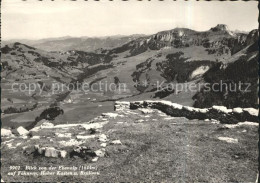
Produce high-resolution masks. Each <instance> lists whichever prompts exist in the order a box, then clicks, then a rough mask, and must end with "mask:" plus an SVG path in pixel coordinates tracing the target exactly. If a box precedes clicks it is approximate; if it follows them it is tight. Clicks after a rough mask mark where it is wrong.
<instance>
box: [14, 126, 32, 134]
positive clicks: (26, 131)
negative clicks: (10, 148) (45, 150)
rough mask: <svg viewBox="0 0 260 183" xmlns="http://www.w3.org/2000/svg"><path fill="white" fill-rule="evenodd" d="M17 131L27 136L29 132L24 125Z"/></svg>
mask: <svg viewBox="0 0 260 183" xmlns="http://www.w3.org/2000/svg"><path fill="white" fill-rule="evenodd" d="M15 132H16V133H18V134H19V135H21V136H25V135H28V134H29V131H28V130H26V129H25V128H24V127H22V126H20V127H18V128H17V129H16V130H15Z"/></svg>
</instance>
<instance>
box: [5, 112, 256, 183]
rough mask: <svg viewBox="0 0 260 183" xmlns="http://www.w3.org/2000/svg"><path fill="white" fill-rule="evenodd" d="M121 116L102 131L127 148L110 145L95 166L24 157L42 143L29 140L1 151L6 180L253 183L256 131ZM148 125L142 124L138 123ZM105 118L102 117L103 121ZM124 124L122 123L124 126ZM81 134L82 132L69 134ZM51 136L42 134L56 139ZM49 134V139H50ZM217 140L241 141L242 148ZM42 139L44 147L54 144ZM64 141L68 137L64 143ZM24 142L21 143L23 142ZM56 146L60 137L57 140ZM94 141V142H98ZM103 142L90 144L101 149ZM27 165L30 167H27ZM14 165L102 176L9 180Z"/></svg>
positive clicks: (77, 161)
mask: <svg viewBox="0 0 260 183" xmlns="http://www.w3.org/2000/svg"><path fill="white" fill-rule="evenodd" d="M119 113H120V114H121V115H123V116H121V117H117V118H115V119H113V118H109V119H108V120H109V123H108V124H106V125H105V126H104V127H103V129H101V133H104V134H106V135H107V136H108V137H109V139H110V140H116V139H119V140H120V141H121V142H122V145H108V146H107V147H106V152H107V155H106V157H104V158H99V159H98V161H97V162H95V163H94V162H92V163H90V162H89V161H84V160H82V159H80V158H68V159H65V160H64V159H59V158H57V159H55V158H44V157H32V156H27V155H24V154H22V152H21V151H22V150H21V147H22V146H23V145H28V144H31V145H34V144H39V142H37V141H35V140H26V142H25V144H22V145H20V146H19V147H17V148H16V149H8V148H6V146H3V149H2V175H3V180H5V181H17V180H19V181H73V182H75V181H84V182H91V181H107V180H110V181H160V182H176V181H184V182H253V181H254V180H255V177H256V173H257V166H258V164H257V156H258V154H257V140H258V134H257V127H256V126H239V127H236V128H233V129H229V128H226V127H224V125H223V124H213V123H211V122H205V121H200V120H188V119H186V118H169V116H167V115H165V114H163V113H161V112H158V111H157V110H154V113H152V114H146V115H144V114H142V113H141V112H140V111H139V110H135V111H130V110H124V111H121V112H119ZM140 119H143V120H144V121H142V122H140V121H139V120H140ZM98 120H100V119H98ZM122 122H123V123H122ZM70 132H71V133H74V134H76V135H77V131H75V130H70ZM51 133H53V132H51V131H50V132H48V133H43V135H47V136H51ZM48 134H50V135H48ZM217 137H231V138H236V139H238V143H237V144H232V143H227V142H225V141H220V140H218V139H217ZM44 139H45V138H42V139H41V140H40V141H42V143H40V144H41V145H44V144H48V143H50V142H48V141H46V140H44ZM63 140H64V139H63ZM21 141H22V140H21ZM54 141H55V144H57V142H56V141H57V139H54ZM93 143H94V144H93ZM99 143H100V142H97V141H96V140H93V141H92V140H91V141H89V140H88V141H87V142H86V143H85V145H87V146H90V147H92V146H94V147H96V148H98V146H99ZM25 162H26V163H25ZM10 165H38V166H51V165H53V166H55V165H56V166H57V165H66V166H71V165H92V166H95V167H97V168H98V171H99V172H100V175H99V176H74V177H73V176H40V177H33V176H31V177H25V176H23V177H15V178H14V177H12V176H9V177H8V176H6V173H7V171H8V167H9V166H10Z"/></svg>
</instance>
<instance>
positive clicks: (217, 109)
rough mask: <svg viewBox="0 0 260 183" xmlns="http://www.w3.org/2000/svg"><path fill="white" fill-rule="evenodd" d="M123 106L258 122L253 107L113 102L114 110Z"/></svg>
mask: <svg viewBox="0 0 260 183" xmlns="http://www.w3.org/2000/svg"><path fill="white" fill-rule="evenodd" d="M125 108H129V109H138V108H153V109H158V110H160V111H162V112H164V113H166V114H168V115H170V116H174V117H186V118H188V119H200V120H204V119H216V120H219V121H220V122H221V123H227V124H236V123H238V122H244V121H251V122H258V120H259V119H258V109H254V108H234V109H227V108H226V107H225V106H212V107H211V108H204V109H201V108H194V107H189V106H182V105H180V104H176V103H172V102H170V101H150V100H145V101H133V102H125V101H117V102H115V110H116V111H117V110H122V109H125Z"/></svg>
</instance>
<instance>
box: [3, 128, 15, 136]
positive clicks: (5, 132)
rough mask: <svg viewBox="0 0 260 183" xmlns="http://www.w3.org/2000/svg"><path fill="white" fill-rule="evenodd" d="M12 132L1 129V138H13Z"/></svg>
mask: <svg viewBox="0 0 260 183" xmlns="http://www.w3.org/2000/svg"><path fill="white" fill-rule="evenodd" d="M12 135H13V134H12V131H11V130H9V129H5V128H1V137H10V136H12Z"/></svg>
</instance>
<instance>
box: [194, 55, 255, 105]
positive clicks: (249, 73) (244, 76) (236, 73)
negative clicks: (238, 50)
mask: <svg viewBox="0 0 260 183" xmlns="http://www.w3.org/2000/svg"><path fill="white" fill-rule="evenodd" d="M258 58H259V56H257V57H255V58H253V59H252V60H250V61H248V60H247V59H248V58H247V57H246V56H242V57H241V58H240V59H239V60H237V61H236V62H234V63H231V64H229V65H228V66H227V67H226V68H225V69H224V68H222V64H221V63H218V64H217V65H215V66H214V67H212V68H211V69H210V70H209V71H208V72H206V73H205V75H204V79H205V82H206V83H209V85H210V88H212V87H213V84H214V83H220V82H221V83H222V84H220V85H216V84H215V85H214V89H215V91H207V90H206V89H205V88H204V89H203V90H202V91H200V92H198V93H197V94H196V95H195V96H194V97H193V99H194V100H195V103H194V107H200V108H204V107H210V106H212V105H224V106H227V107H228V108H234V107H254V108H258V101H257V99H258V97H257V96H258V91H257V88H258ZM241 83H242V84H241ZM246 83H248V84H249V88H247V87H248V84H246ZM239 85H241V89H239V88H238V87H239Z"/></svg>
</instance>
